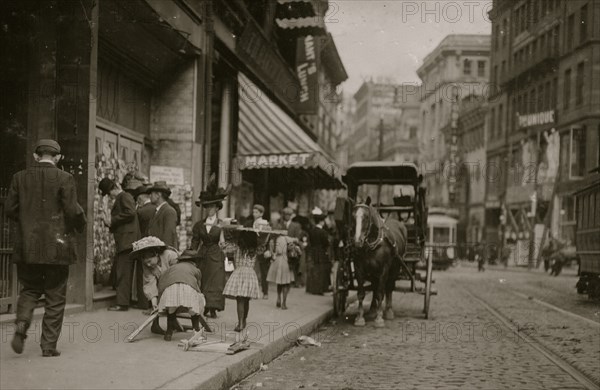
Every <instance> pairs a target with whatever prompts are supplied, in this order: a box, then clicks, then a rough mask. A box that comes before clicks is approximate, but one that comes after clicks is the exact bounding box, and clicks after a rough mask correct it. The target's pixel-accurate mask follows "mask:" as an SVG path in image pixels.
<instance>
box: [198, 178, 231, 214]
mask: <svg viewBox="0 0 600 390" xmlns="http://www.w3.org/2000/svg"><path fill="white" fill-rule="evenodd" d="M230 191H231V184H229V185H228V186H227V188H219V187H218V186H217V179H216V175H215V174H214V173H213V174H212V175H210V179H209V180H208V184H207V185H206V190H204V191H202V192H201V193H200V196H199V198H198V200H197V201H196V206H208V205H211V204H218V203H221V202H223V201H224V200H225V198H226V197H227V195H229V192H230Z"/></svg>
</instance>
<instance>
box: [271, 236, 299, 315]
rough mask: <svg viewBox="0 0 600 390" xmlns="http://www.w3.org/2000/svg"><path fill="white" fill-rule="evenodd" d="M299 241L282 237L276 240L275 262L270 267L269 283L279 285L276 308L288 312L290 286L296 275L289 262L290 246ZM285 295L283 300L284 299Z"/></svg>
mask: <svg viewBox="0 0 600 390" xmlns="http://www.w3.org/2000/svg"><path fill="white" fill-rule="evenodd" d="M296 242H298V239H296V238H291V237H288V236H280V237H277V239H276V240H275V250H274V253H273V261H272V262H271V265H270V267H269V272H268V274H267V281H269V282H271V283H275V284H276V285H277V302H276V303H275V306H276V307H281V309H282V310H287V304H286V303H287V296H288V293H289V292H290V284H291V283H293V282H294V273H293V272H292V270H291V269H290V264H289V262H288V256H287V254H288V244H292V243H296ZM282 295H283V299H282Z"/></svg>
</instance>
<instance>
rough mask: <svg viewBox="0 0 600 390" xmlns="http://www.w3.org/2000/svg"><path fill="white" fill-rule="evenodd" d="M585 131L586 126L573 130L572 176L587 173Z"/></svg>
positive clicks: (580, 175)
mask: <svg viewBox="0 0 600 390" xmlns="http://www.w3.org/2000/svg"><path fill="white" fill-rule="evenodd" d="M585 133H586V127H585V126H584V127H582V128H579V129H573V130H572V139H571V177H582V176H584V175H585V146H586V145H585Z"/></svg>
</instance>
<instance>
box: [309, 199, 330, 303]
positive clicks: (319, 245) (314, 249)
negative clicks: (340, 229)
mask: <svg viewBox="0 0 600 390" xmlns="http://www.w3.org/2000/svg"><path fill="white" fill-rule="evenodd" d="M312 215H313V218H314V220H315V223H316V225H315V226H313V227H312V228H311V229H310V231H309V232H308V236H309V238H308V242H309V244H308V256H307V258H306V292H307V293H310V294H317V295H321V294H323V293H324V292H326V291H327V287H328V285H329V283H328V282H327V281H326V280H328V279H329V270H330V268H331V264H330V259H329V248H330V241H329V234H328V233H327V232H326V231H325V230H324V225H325V217H326V215H324V214H323V212H322V211H321V210H320V209H318V208H315V210H313V212H312Z"/></svg>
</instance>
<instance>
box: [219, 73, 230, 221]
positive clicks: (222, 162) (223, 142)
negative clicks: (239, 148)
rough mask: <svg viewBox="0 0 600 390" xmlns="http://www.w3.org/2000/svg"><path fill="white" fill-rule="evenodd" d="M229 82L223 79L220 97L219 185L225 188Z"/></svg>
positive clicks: (223, 214) (226, 211)
mask: <svg viewBox="0 0 600 390" xmlns="http://www.w3.org/2000/svg"><path fill="white" fill-rule="evenodd" d="M231 92H232V91H231V82H230V81H229V80H227V81H223V95H222V97H221V128H220V133H221V134H220V137H219V187H223V188H226V187H227V185H228V184H229V165H230V164H229V162H230V151H231V149H230V143H231V142H230V136H231V102H232V99H231ZM229 211H230V210H229V199H225V201H224V202H223V209H222V210H220V211H219V214H221V215H220V217H221V218H223V217H228V216H229Z"/></svg>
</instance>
